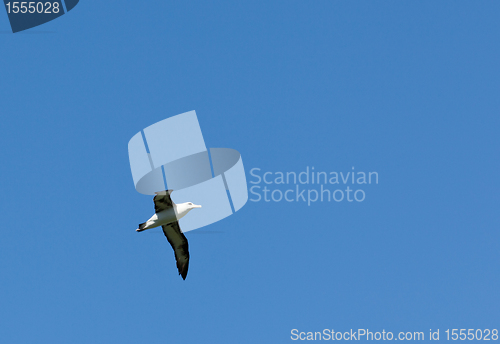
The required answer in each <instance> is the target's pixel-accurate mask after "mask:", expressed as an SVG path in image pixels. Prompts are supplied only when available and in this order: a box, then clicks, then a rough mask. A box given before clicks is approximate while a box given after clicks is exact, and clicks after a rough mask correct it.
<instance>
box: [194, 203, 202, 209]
mask: <svg viewBox="0 0 500 344" xmlns="http://www.w3.org/2000/svg"><path fill="white" fill-rule="evenodd" d="M193 208H201V205H196V204H193Z"/></svg>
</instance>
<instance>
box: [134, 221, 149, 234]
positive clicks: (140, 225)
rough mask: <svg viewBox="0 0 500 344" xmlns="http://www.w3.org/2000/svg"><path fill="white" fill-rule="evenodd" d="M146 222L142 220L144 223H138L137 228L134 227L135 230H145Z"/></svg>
mask: <svg viewBox="0 0 500 344" xmlns="http://www.w3.org/2000/svg"><path fill="white" fill-rule="evenodd" d="M146 223H147V222H144V223H141V224H139V228H138V229H136V231H137V232H142V231H143V230H145V229H146Z"/></svg>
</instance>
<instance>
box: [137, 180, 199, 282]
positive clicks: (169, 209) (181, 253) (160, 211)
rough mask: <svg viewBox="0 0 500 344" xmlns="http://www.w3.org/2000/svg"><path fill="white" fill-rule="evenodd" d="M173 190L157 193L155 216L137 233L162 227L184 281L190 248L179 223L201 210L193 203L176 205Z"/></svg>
mask: <svg viewBox="0 0 500 344" xmlns="http://www.w3.org/2000/svg"><path fill="white" fill-rule="evenodd" d="M172 191H173V190H165V191H160V192H155V194H156V196H155V197H154V198H153V202H154V204H155V214H154V215H153V216H151V218H150V219H149V220H147V221H146V222H144V223H141V224H140V225H139V228H137V229H136V231H137V232H142V231H145V230H146V229H150V228H155V227H159V226H161V227H162V228H163V234H165V236H166V237H167V240H168V242H169V243H170V246H172V248H173V249H174V253H175V261H176V262H177V270H179V275H181V276H182V279H184V280H185V279H186V276H187V272H188V267H189V246H188V241H187V239H186V237H185V236H184V233H182V230H181V227H180V226H179V221H178V220H180V219H181V218H182V217H184V216H186V214H187V213H189V211H190V210H191V209H194V208H201V205H196V204H193V203H191V202H186V203H179V204H175V203H174V202H172V199H171V198H170V194H171V193H172Z"/></svg>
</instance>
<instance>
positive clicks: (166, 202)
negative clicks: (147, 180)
mask: <svg viewBox="0 0 500 344" xmlns="http://www.w3.org/2000/svg"><path fill="white" fill-rule="evenodd" d="M173 191H174V190H165V191H160V192H155V193H156V196H155V197H154V198H153V202H154V203H155V213H159V212H160V211H162V210H165V209H168V208H172V207H173V204H174V202H172V199H171V198H170V194H171V193H172V192H173Z"/></svg>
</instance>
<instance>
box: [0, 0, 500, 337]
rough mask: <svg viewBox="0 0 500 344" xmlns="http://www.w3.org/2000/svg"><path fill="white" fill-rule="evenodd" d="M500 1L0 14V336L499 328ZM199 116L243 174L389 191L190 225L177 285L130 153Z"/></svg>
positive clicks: (88, 6)
mask: <svg viewBox="0 0 500 344" xmlns="http://www.w3.org/2000/svg"><path fill="white" fill-rule="evenodd" d="M499 14H500V4H499V3H498V2H495V1H483V2H480V3H477V2H472V1H439V2H436V1H419V2H400V1H385V2H371V1H358V2H348V1H244V2H230V1H217V2H206V1H203V2H202V1H183V2H178V1H177V2H172V1H152V2H151V1H150V2H147V3H144V2H136V1H134V2H132V1H121V2H119V3H117V2H102V1H90V0H87V1H85V0H82V1H81V2H80V4H79V5H78V6H77V7H75V9H73V10H72V11H71V12H69V13H68V14H67V15H64V16H62V17H60V18H58V19H56V20H54V21H52V22H49V23H47V24H45V25H43V26H39V27H37V28H34V29H31V30H29V31H26V32H24V33H18V34H15V35H14V34H12V33H10V26H9V23H8V19H7V14H6V13H4V12H2V11H0V45H1V54H0V62H1V63H0V101H1V103H0V104H1V105H0V113H1V119H2V126H1V128H2V135H1V136H0V143H1V147H2V149H1V150H0V158H1V161H2V164H1V165H0V171H1V172H0V173H1V176H2V178H1V190H2V198H1V201H0V209H1V210H0V212H1V217H2V236H1V237H2V240H0V273H1V283H0V338H2V342H5V343H110V342H116V343H138V342H142V343H181V342H182V343H236V342H238V343H285V342H292V341H291V339H290V331H291V330H292V329H298V330H299V331H306V332H307V331H322V330H323V329H324V328H329V329H335V330H339V331H349V330H350V329H358V328H365V329H370V330H371V331H382V329H385V331H392V332H394V333H397V332H399V331H423V332H424V333H425V334H426V335H427V334H428V331H429V329H433V330H437V329H440V331H441V340H444V338H443V337H444V333H443V332H444V331H445V330H446V329H448V328H449V329H452V328H458V329H460V328H464V329H469V328H471V329H477V328H482V329H484V328H490V329H491V328H495V327H496V328H498V321H497V320H498V318H499V315H500V314H499V313H500V312H499V306H500V296H499V294H498V290H499V289H500V278H499V275H498V268H499V261H500V260H499V258H500V254H499V250H498V245H499V239H500V235H499V232H498V229H499V225H500V221H499V220H500V216H499V212H498V205H499V201H500V199H499V187H500V182H499V179H498V169H499V167H500V166H499V160H498V156H499V148H500V142H499V141H500V140H499V135H498V131H499V128H500V117H499V116H498V113H499V110H500V98H499V97H498V91H499V86H500V85H499V83H500V73H499V72H500V67H499V66H500V65H499V63H498V61H500V49H499V45H498V42H499V39H500V30H499V29H500V22H499V20H498V17H499ZM190 110H196V112H197V114H198V119H199V122H200V125H201V127H202V129H203V134H204V137H205V141H206V144H207V146H208V147H228V148H234V149H237V150H238V151H239V152H240V153H241V155H242V158H243V163H244V165H245V168H246V171H247V177H248V179H249V180H253V179H252V178H251V176H250V175H249V171H250V169H252V168H255V167H258V168H261V169H262V171H273V172H276V171H283V172H286V171H296V172H297V173H298V172H301V171H304V170H305V169H306V167H307V166H310V167H312V166H314V167H315V169H316V170H317V171H328V172H329V171H339V172H340V171H343V172H348V171H351V170H352V167H355V169H356V170H357V171H377V172H378V174H379V184H378V185H370V186H367V187H366V199H365V200H364V201H363V202H360V203H355V202H354V203H348V202H339V203H334V202H329V203H328V202H317V203H316V204H313V205H311V206H309V207H308V206H307V204H305V203H303V202H302V203H301V202H291V203H288V202H248V203H247V205H246V206H245V207H244V208H243V209H241V210H240V211H239V212H237V213H236V214H235V215H233V216H230V217H228V218H226V219H224V220H223V221H220V222H218V223H215V224H212V225H210V226H208V227H205V228H203V229H202V230H200V231H194V232H190V233H187V234H186V235H187V237H188V240H189V244H190V251H191V263H190V269H189V274H188V277H187V279H186V281H183V280H182V279H181V278H180V277H179V276H178V275H177V272H176V269H175V263H174V259H173V253H172V251H171V248H170V247H169V245H168V243H167V242H166V240H165V238H164V236H163V235H162V234H161V233H160V232H159V231H156V232H155V231H151V232H144V233H136V232H135V229H136V227H137V224H138V223H140V222H143V221H145V220H147V219H148V218H149V217H150V216H151V215H152V212H153V204H152V201H151V197H149V196H144V195H140V194H139V193H137V192H136V191H135V189H134V185H133V181H132V176H131V173H130V167H129V162H128V156H127V143H128V140H129V139H130V138H131V137H132V136H133V135H134V134H135V133H137V132H138V131H140V130H141V129H143V128H145V127H147V126H148V125H151V124H153V123H155V122H157V121H160V120H162V119H164V118H167V117H170V116H173V115H176V114H179V113H183V112H186V111H190ZM249 186H250V184H249ZM284 190H285V188H284ZM203 231H205V232H203ZM426 338H427V337H426Z"/></svg>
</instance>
